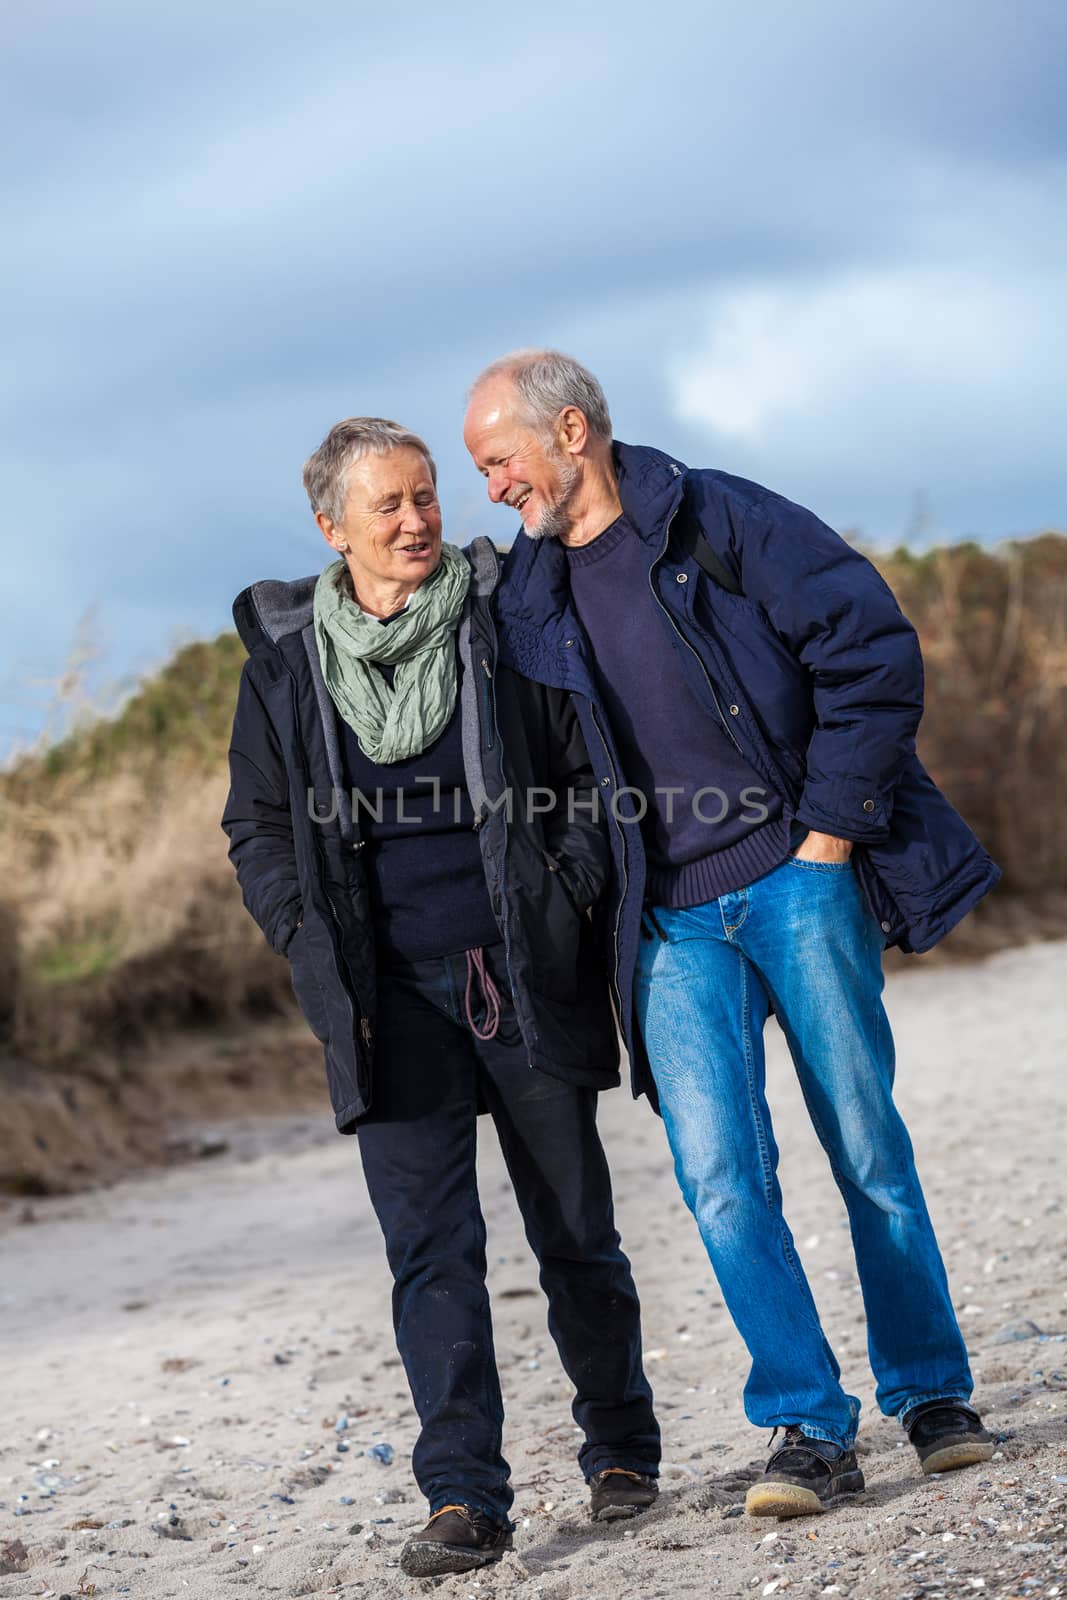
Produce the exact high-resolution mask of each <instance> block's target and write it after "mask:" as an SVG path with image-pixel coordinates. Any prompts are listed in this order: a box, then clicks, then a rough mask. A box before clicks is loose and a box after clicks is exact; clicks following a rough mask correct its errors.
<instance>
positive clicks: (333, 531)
mask: <svg viewBox="0 0 1067 1600" xmlns="http://www.w3.org/2000/svg"><path fill="white" fill-rule="evenodd" d="M315 521H316V522H317V523H318V525H319V532H320V533H321V534H322V537H323V538H324V539H325V540H326V543H327V544H328V545H329V546H330V548H331V549H333V550H336V551H338V552H339V554H341V555H344V553H345V551H346V550H347V549H348V540H347V539H346V538H345V536H344V534H343V533H342V532H341V530H340V529H339V528H338V527H337V525H336V524H335V523H334V522H333V521H332V520H331V518H329V517H328V516H327V515H326V513H325V511H316V513H315Z"/></svg>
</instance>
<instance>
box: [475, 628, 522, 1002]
mask: <svg viewBox="0 0 1067 1600" xmlns="http://www.w3.org/2000/svg"><path fill="white" fill-rule="evenodd" d="M496 661H497V648H496V638H495V635H494V638H493V644H492V664H490V658H489V656H482V657H481V667H482V671H483V672H484V673H485V677H486V687H485V691H484V696H485V730H484V736H483V741H482V749H483V752H484V751H486V750H491V749H492V748H493V743H494V736H495V738H496V741H497V742H499V739H500V725H499V723H498V722H497V715H496V695H495V693H494V689H495V684H494V682H493V667H495V665H496ZM500 776H501V777H502V778H504V777H505V776H506V774H505V772H504V759H503V754H501V757H500ZM482 787H483V788H485V789H486V794H487V795H488V787H487V786H486V782H485V771H484V767H483V771H482ZM500 820H501V823H502V825H503V829H504V847H503V850H502V851H501V855H500V916H501V921H502V923H503V929H502V932H503V937H504V967H505V970H506V971H507V975H508V987H509V988H510V990H511V994H512V998H513V1000H515V1001H516V1003H517V992H516V988H515V979H514V977H513V976H512V972H511V940H510V939H509V937H508V927H509V922H510V914H509V911H508V896H507V877H508V810H507V806H505V807H504V809H503V812H502V813H501V818H500ZM482 821H483V818H482V817H481V815H480V814H479V815H478V816H477V817H475V819H474V826H475V827H476V828H479V827H481V824H482Z"/></svg>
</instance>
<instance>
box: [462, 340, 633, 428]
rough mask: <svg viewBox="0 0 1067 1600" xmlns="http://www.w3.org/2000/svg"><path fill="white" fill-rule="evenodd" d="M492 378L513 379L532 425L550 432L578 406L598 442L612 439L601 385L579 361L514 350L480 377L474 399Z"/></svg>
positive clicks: (553, 353) (555, 353)
mask: <svg viewBox="0 0 1067 1600" xmlns="http://www.w3.org/2000/svg"><path fill="white" fill-rule="evenodd" d="M490 378H510V379H511V380H512V382H513V383H514V385H515V390H516V393H517V394H518V395H519V398H520V399H521V400H522V402H523V405H524V406H525V408H526V411H527V412H528V414H529V418H530V421H531V422H532V423H534V424H535V425H536V426H537V428H538V429H540V430H542V431H544V430H547V429H550V428H551V427H552V425H553V423H554V422H555V420H556V418H557V417H558V416H559V414H560V412H561V411H564V410H566V408H567V407H568V406H576V407H577V408H578V410H579V411H581V412H582V414H583V415H584V417H585V420H586V421H587V422H588V424H589V429H590V432H591V433H593V434H594V435H595V437H596V438H598V439H606V440H609V441H610V439H611V413H610V412H609V411H608V402H607V401H606V400H605V398H604V391H603V389H602V388H601V387H600V384H599V383H598V382H597V380H596V378H594V376H593V374H592V373H591V372H590V371H589V368H588V367H583V366H582V364H581V362H580V361H575V359H574V357H573V356H565V355H564V354H563V353H562V352H561V351H559V350H514V351H512V353H511V355H509V356H501V358H500V360H499V361H494V362H493V364H492V366H489V367H486V369H485V371H484V372H482V373H479V375H478V377H477V378H475V380H474V383H473V384H472V385H471V394H472V395H474V394H476V393H477V392H478V390H479V389H480V388H481V387H482V385H483V383H486V382H488V380H489V379H490Z"/></svg>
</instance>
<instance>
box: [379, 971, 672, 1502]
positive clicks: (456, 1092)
mask: <svg viewBox="0 0 1067 1600" xmlns="http://www.w3.org/2000/svg"><path fill="white" fill-rule="evenodd" d="M487 964H488V966H489V970H490V972H491V973H492V975H493V976H494V978H495V979H496V984H497V987H498V989H499V990H500V994H501V1020H500V1028H499V1031H498V1033H497V1036H496V1037H495V1038H494V1039H492V1040H489V1041H482V1040H480V1039H478V1038H476V1037H475V1035H474V1034H473V1033H472V1031H471V1029H470V1026H469V1024H468V1022H467V1018H466V1011H465V1006H464V989H465V986H466V982H467V962H466V956H465V955H462V954H461V955H458V956H445V957H440V958H436V959H433V960H428V961H419V962H414V963H411V964H410V965H406V966H397V967H395V968H393V969H392V970H390V971H389V972H386V973H384V974H383V975H382V977H381V979H380V982H379V992H378V1027H377V1040H376V1047H375V1069H374V1104H373V1108H372V1110H371V1112H370V1113H369V1115H368V1116H367V1118H366V1120H365V1121H363V1122H361V1123H360V1125H359V1148H360V1154H361V1156H362V1159H363V1170H364V1172H365V1174H366V1178H367V1187H368V1189H369V1191H370V1197H371V1202H372V1204H373V1206H374V1209H375V1212H376V1214H377V1217H378V1221H379V1222H380V1223H381V1227H382V1232H383V1233H384V1235H385V1245H386V1252H387V1255H388V1258H389V1265H390V1268H391V1269H392V1273H393V1280H394V1288H393V1325H394V1327H395V1329H396V1341H397V1348H398V1349H399V1351H400V1355H401V1358H402V1360H403V1362H404V1368H405V1371H406V1372H407V1377H408V1383H409V1384H410V1386H411V1395H412V1399H413V1400H414V1402H415V1409H416V1411H417V1412H418V1414H419V1420H420V1422H421V1423H422V1431H421V1433H420V1434H419V1439H418V1443H417V1444H416V1446H415V1450H414V1454H413V1457H412V1466H413V1468H414V1472H415V1477H416V1479H417V1480H418V1484H419V1487H420V1489H421V1490H422V1492H423V1493H424V1494H425V1495H426V1497H427V1499H428V1500H429V1502H430V1509H431V1511H437V1510H439V1509H440V1507H441V1506H444V1505H448V1504H450V1503H453V1502H459V1503H462V1504H465V1505H469V1506H473V1507H474V1508H476V1509H478V1510H480V1511H483V1512H484V1513H486V1515H488V1516H490V1517H493V1518H495V1519H497V1520H504V1519H505V1518H506V1517H507V1513H508V1510H509V1508H510V1506H511V1502H512V1491H511V1486H510V1484H509V1482H508V1474H509V1468H508V1464H507V1462H506V1461H505V1460H504V1457H503V1456H502V1454H501V1430H502V1426H503V1420H504V1407H503V1401H502V1399H501V1395H500V1380H499V1378H498V1376H497V1370H496V1360H495V1356H494V1352H493V1328H492V1322H491V1319H490V1312H489V1295H488V1292H487V1290H486V1287H485V1272H486V1262H485V1223H484V1221H483V1219H482V1212H481V1207H480V1205H479V1203H478V1187H477V1180H476V1175H475V1142H476V1119H477V1114H478V1110H479V1103H481V1105H482V1106H484V1107H486V1108H487V1109H488V1111H489V1113H490V1115H491V1116H492V1118H493V1121H494V1123H495V1124H496V1131H497V1136H498V1138H499V1140H500V1147H501V1149H502V1151H503V1154H504V1160H505V1162H506V1163H507V1168H508V1173H509V1174H510V1177H511V1182H512V1185H513V1187H514V1190H515V1195H516V1198H517V1200H518V1203H519V1209H520V1211H521V1212H522V1218H523V1223H524V1225H525V1229H526V1237H527V1239H528V1240H529V1242H530V1245H531V1248H532V1249H533V1252H534V1254H535V1256H536V1257H537V1260H538V1263H539V1265H540V1268H541V1287H542V1288H543V1289H544V1291H545V1294H546V1295H547V1296H548V1326H549V1331H550V1333H551V1335H552V1338H553V1339H554V1341H555V1344H556V1348H557V1349H558V1351H559V1355H560V1360H561V1361H562V1363H563V1366H564V1368H565V1370H566V1372H567V1375H568V1377H569V1378H570V1380H571V1382H572V1383H573V1384H574V1387H575V1391H576V1393H575V1398H574V1403H573V1412H574V1419H575V1421H576V1422H577V1424H578V1426H579V1427H580V1428H581V1429H582V1432H583V1433H584V1434H585V1442H584V1443H583V1445H582V1447H581V1449H580V1450H579V1452H578V1461H579V1464H580V1466H581V1469H582V1471H583V1473H584V1474H585V1476H586V1477H587V1478H590V1477H592V1476H593V1474H594V1473H597V1472H599V1471H601V1470H602V1469H603V1468H604V1467H608V1466H619V1467H628V1468H629V1469H630V1470H631V1471H635V1472H648V1473H655V1472H656V1471H657V1469H658V1463H659V1428H658V1426H657V1423H656V1419H655V1417H654V1415H653V1412H652V1391H651V1389H650V1388H649V1385H648V1382H647V1380H646V1378H645V1375H644V1371H643V1369H642V1365H641V1329H640V1307H639V1305H638V1299H637V1291H636V1290H635V1288H634V1283H633V1278H632V1277H631V1274H630V1264H629V1262H628V1261H627V1259H626V1257H625V1255H623V1253H622V1250H621V1248H620V1245H619V1236H618V1234H617V1232H616V1231H615V1221H614V1215H613V1210H612V1199H611V1181H610V1178H609V1175H608V1167H607V1161H606V1160H605V1157H604V1150H603V1147H602V1145H601V1143H600V1138H599V1135H598V1133H597V1130H596V1093H595V1091H593V1090H591V1089H582V1088H576V1087H573V1086H572V1085H570V1084H566V1083H562V1082H559V1081H558V1080H557V1079H555V1078H549V1077H547V1076H546V1075H545V1074H543V1073H541V1072H537V1071H535V1070H534V1069H533V1068H531V1067H530V1066H529V1065H528V1064H527V1061H526V1056H525V1051H524V1049H523V1045H522V1041H521V1039H520V1037H519V1031H518V1027H517V1024H516V1021H515V1013H514V1009H513V1007H512V1004H511V1001H510V998H509V997H508V992H507V978H506V974H505V971H504V962H503V949H502V947H501V946H499V945H498V946H495V947H493V948H492V949H490V950H489V951H487ZM475 993H476V994H477V995H478V997H479V1003H478V1005H477V1006H476V1007H475V1017H476V1020H478V1022H479V1024H480V1023H481V1019H482V1014H483V1013H482V1011H481V1009H480V996H481V991H480V988H479V987H478V986H477V984H476V985H475Z"/></svg>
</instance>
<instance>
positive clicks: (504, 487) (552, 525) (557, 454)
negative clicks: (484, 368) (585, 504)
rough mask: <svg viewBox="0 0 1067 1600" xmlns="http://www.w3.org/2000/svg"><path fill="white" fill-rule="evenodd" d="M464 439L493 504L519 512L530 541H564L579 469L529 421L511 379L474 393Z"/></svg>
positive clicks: (578, 480)
mask: <svg viewBox="0 0 1067 1600" xmlns="http://www.w3.org/2000/svg"><path fill="white" fill-rule="evenodd" d="M463 438H464V442H465V443H466V446H467V449H468V450H469V451H470V454H471V457H472V459H473V461H474V465H475V466H476V467H477V468H478V471H479V472H480V473H481V474H482V477H483V478H485V479H486V482H487V484H488V487H489V498H490V500H492V502H493V504H494V505H500V504H503V505H507V506H510V507H511V508H512V510H513V511H517V512H518V513H519V515H520V516H521V517H522V525H523V527H524V528H525V530H526V532H527V534H529V536H530V538H531V539H553V538H555V539H558V538H565V537H566V534H567V530H568V529H569V527H570V511H569V507H570V504H571V502H572V500H573V498H574V495H575V492H576V491H577V488H578V484H579V482H580V480H581V467H580V465H579V463H578V462H577V461H575V460H574V459H573V458H572V457H570V456H568V455H565V454H564V452H563V451H562V450H560V449H559V448H558V447H557V446H556V445H554V444H553V443H552V442H551V440H547V439H545V438H544V436H543V435H541V434H539V433H538V431H537V430H536V428H534V427H533V426H532V424H531V423H530V422H529V421H528V420H527V419H526V417H525V415H524V412H523V409H522V406H521V402H520V401H519V397H518V395H517V394H516V392H515V387H514V385H513V384H512V383H511V381H510V379H507V378H494V379H491V380H490V381H489V382H488V383H485V384H483V385H482V387H481V388H479V389H477V390H476V391H475V393H474V396H473V398H472V399H471V403H470V405H469V407H468V408H467V418H466V421H465V423H464V426H463Z"/></svg>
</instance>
